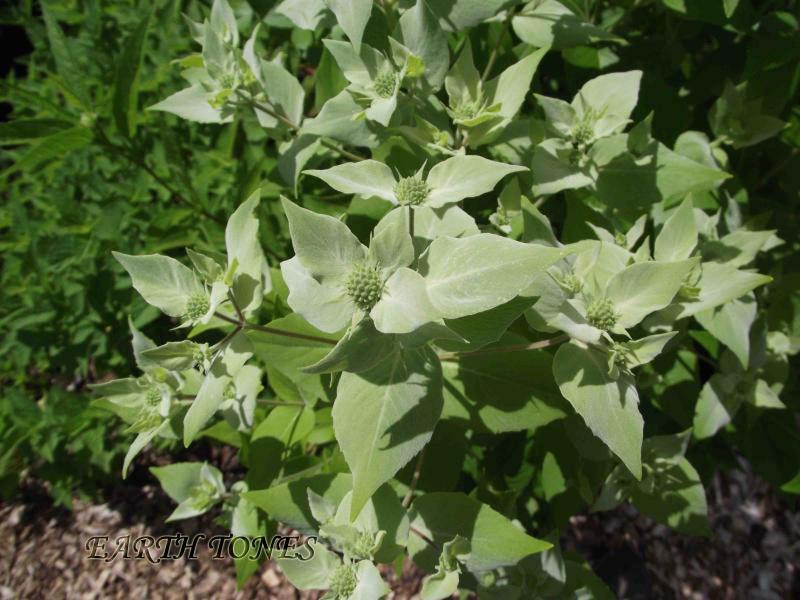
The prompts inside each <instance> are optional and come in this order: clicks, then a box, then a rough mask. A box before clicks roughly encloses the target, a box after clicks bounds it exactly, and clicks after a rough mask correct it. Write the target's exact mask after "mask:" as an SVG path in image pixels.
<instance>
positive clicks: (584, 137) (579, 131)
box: [570, 119, 594, 148]
mask: <svg viewBox="0 0 800 600" xmlns="http://www.w3.org/2000/svg"><path fill="white" fill-rule="evenodd" d="M570 136H571V137H572V143H573V145H575V146H577V147H578V148H581V147H586V146H588V145H589V142H591V141H592V138H593V137H594V124H593V123H592V120H591V119H584V120H583V121H581V122H580V123H578V124H577V125H576V126H575V127H573V128H572V131H571V132H570Z"/></svg>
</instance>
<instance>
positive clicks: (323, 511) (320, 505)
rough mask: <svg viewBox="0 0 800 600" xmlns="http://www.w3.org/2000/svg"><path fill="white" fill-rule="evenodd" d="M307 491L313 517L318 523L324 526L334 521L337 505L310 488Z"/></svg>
mask: <svg viewBox="0 0 800 600" xmlns="http://www.w3.org/2000/svg"><path fill="white" fill-rule="evenodd" d="M307 491H308V494H307V495H308V507H309V508H310V509H311V515H312V516H313V517H314V518H315V519H316V520H317V523H319V524H320V525H324V524H325V523H327V522H328V521H330V520H331V519H333V516H334V515H335V514H336V505H335V504H334V503H333V502H331V501H330V500H328V499H327V498H325V497H324V496H320V495H319V494H318V493H317V492H315V491H314V490H312V489H310V488H309V489H308V490H307Z"/></svg>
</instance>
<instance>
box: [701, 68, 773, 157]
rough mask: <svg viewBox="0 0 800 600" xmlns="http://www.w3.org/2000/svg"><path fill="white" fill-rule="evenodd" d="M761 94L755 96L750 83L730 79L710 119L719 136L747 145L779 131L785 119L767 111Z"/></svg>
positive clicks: (751, 144) (742, 145) (740, 146)
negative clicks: (766, 112) (751, 91)
mask: <svg viewBox="0 0 800 600" xmlns="http://www.w3.org/2000/svg"><path fill="white" fill-rule="evenodd" d="M763 104H764V102H763V99H762V98H752V97H751V94H749V90H748V83H747V82H743V83H740V84H739V85H733V84H732V83H731V82H728V83H727V85H726V86H725V90H724V91H723V93H722V96H720V97H719V99H718V100H717V101H716V102H715V103H714V105H713V106H712V107H711V111H710V112H709V113H708V121H709V124H710V125H711V130H712V131H713V132H714V135H715V136H716V137H717V138H720V139H722V140H723V141H725V142H727V143H729V144H731V145H733V147H734V148H736V149H739V148H746V147H747V146H753V145H755V144H758V143H759V142H762V141H764V140H766V139H769V138H771V137H772V136H774V135H777V134H778V133H779V132H780V131H781V130H782V129H783V128H784V127H785V126H786V123H784V122H783V121H781V120H780V119H778V118H776V117H774V116H772V115H768V114H765V113H764V108H763Z"/></svg>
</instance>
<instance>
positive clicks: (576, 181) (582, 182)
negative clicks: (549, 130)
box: [531, 138, 594, 196]
mask: <svg viewBox="0 0 800 600" xmlns="http://www.w3.org/2000/svg"><path fill="white" fill-rule="evenodd" d="M573 151H574V148H573V147H572V144H570V143H569V142H567V141H564V140H560V139H557V138H552V139H549V140H545V141H544V142H542V143H541V144H539V145H538V146H536V149H535V150H534V152H533V163H532V164H531V173H533V193H534V194H536V195H537V196H548V195H550V194H557V193H558V192H561V191H564V190H574V189H579V188H583V187H586V186H589V185H592V184H593V183H594V177H593V176H592V175H591V174H590V173H589V172H588V171H587V170H585V169H581V168H580V167H577V166H572V165H571V164H570V162H569V157H570V155H571V154H572V152H573Z"/></svg>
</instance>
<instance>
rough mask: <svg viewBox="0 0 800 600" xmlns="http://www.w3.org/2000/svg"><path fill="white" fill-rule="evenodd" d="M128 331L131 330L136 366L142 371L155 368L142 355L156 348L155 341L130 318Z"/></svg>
mask: <svg viewBox="0 0 800 600" xmlns="http://www.w3.org/2000/svg"><path fill="white" fill-rule="evenodd" d="M128 329H130V330H131V346H132V349H133V360H134V361H135V362H136V366H137V367H139V369H141V370H142V371H146V370H147V369H148V368H149V367H152V366H154V365H153V363H152V362H151V361H149V360H148V359H147V357H146V356H143V355H142V353H143V352H145V351H146V350H149V349H151V348H155V347H156V344H155V342H154V341H153V340H151V339H150V338H149V337H147V336H146V335H145V334H144V333H142V332H141V331H139V329H138V328H137V327H136V325H134V323H133V319H131V318H130V316H129V317H128Z"/></svg>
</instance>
